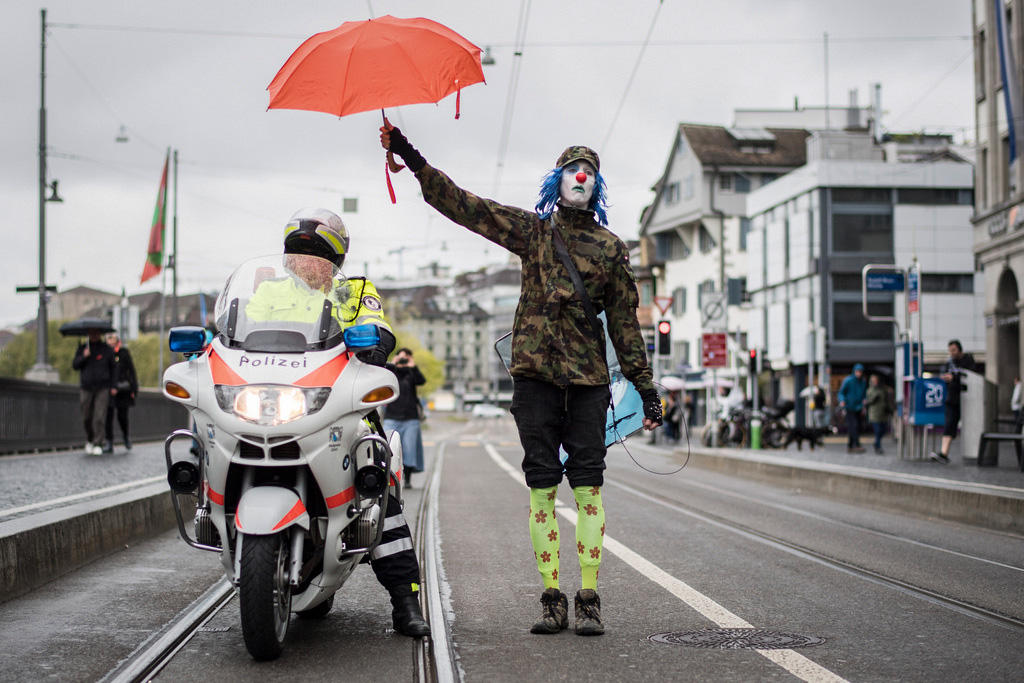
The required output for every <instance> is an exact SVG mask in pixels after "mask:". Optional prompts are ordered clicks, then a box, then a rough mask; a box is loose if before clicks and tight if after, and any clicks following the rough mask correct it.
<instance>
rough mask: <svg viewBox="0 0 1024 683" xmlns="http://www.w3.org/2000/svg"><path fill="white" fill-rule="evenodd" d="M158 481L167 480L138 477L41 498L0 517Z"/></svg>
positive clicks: (164, 478)
mask: <svg viewBox="0 0 1024 683" xmlns="http://www.w3.org/2000/svg"><path fill="white" fill-rule="evenodd" d="M158 481H167V477H166V476H165V475H160V476H157V477H149V478H148V479H139V480H137V481H129V482H125V483H124V484H116V485H114V486H108V487H106V488H102V489H93V490H92V491H83V492H82V493H76V494H74V495H71V496H64V497H63V498H53V499H51V500H43V501H40V502H38V503H32V504H31V505H22V506H21V507H16V508H7V509H6V510H0V517H9V516H11V515H17V514H19V513H22V512H28V511H29V510H37V509H39V508H44V507H49V506H51V505H62V504H64V503H73V502H74V501H76V500H82V499H84V498H93V497H95V496H102V495H104V494H107V493H114V492H116V491H123V490H125V489H131V488H136V487H138V486H146V485H147V484H155V483H156V482H158Z"/></svg>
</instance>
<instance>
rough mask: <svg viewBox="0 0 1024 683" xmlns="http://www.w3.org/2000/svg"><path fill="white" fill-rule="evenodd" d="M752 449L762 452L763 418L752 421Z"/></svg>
mask: <svg viewBox="0 0 1024 683" xmlns="http://www.w3.org/2000/svg"><path fill="white" fill-rule="evenodd" d="M750 447H751V448H752V449H753V450H755V451H759V450H761V418H759V417H755V418H753V419H751V420H750Z"/></svg>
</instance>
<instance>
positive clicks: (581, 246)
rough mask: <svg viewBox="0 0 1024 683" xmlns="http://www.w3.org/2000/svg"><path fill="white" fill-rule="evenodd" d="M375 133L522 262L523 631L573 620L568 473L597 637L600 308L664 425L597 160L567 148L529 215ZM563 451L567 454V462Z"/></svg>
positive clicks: (450, 210) (515, 399)
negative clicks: (559, 505)
mask: <svg viewBox="0 0 1024 683" xmlns="http://www.w3.org/2000/svg"><path fill="white" fill-rule="evenodd" d="M380 130H381V136H380V141H381V145H382V146H383V147H384V149H385V150H387V152H388V162H389V165H390V166H391V168H392V170H395V171H397V170H400V169H401V168H402V167H401V166H398V165H397V164H396V163H395V162H394V159H393V155H397V156H399V157H401V159H402V160H403V161H404V162H405V164H406V166H408V167H409V169H410V170H411V171H412V172H413V173H415V174H416V179H417V180H418V181H419V183H420V188H421V190H422V192H423V198H424V200H426V202H427V203H428V204H430V205H431V206H433V207H434V208H435V209H437V210H438V211H439V212H440V213H442V214H443V215H444V216H446V217H448V218H449V219H451V220H452V221H454V222H455V223H458V224H459V225H461V226H463V227H465V228H468V229H469V230H471V231H473V232H475V233H477V234H478V235H481V236H482V237H484V238H486V239H488V240H490V241H491V242H494V243H495V244H497V245H499V246H501V247H504V248H505V249H507V250H509V251H511V252H512V253H514V254H516V255H517V256H519V258H520V261H521V263H522V291H521V292H520V296H519V305H518V307H517V308H516V315H515V320H514V322H513V328H512V361H511V363H510V366H509V374H511V375H512V380H513V393H512V407H511V412H512V416H513V417H514V418H515V422H516V428H517V429H518V430H519V440H520V442H521V443H522V446H523V463H522V467H523V472H524V473H525V475H526V484H527V486H529V488H530V541H531V543H532V545H533V550H534V556H535V558H536V560H537V569H538V570H539V572H540V575H541V578H542V580H543V583H544V591H543V593H542V594H541V597H540V602H541V609H542V612H541V618H540V619H539V620H538V621H537V622H536V623H534V624H533V626H532V628H531V629H530V631H531V632H532V633H538V634H552V633H558V632H560V631H562V630H564V629H566V628H568V625H569V624H568V610H569V604H568V598H567V597H566V595H565V594H564V593H562V592H561V590H560V589H559V579H560V576H559V556H560V541H561V538H560V536H559V529H558V519H557V517H556V515H555V503H556V499H557V496H558V485H559V484H560V483H561V481H562V478H563V474H564V476H565V478H567V479H568V480H569V487H570V488H571V489H572V495H573V498H574V499H575V502H576V509H577V510H578V511H579V512H578V519H577V524H576V539H575V540H576V554H577V557H578V559H579V564H580V590H579V591H578V592H577V593H576V597H575V604H574V607H575V631H576V633H577V634H579V635H583V636H590V635H601V634H602V633H604V630H605V625H604V622H603V621H602V618H601V599H600V597H599V596H598V594H597V576H598V570H599V568H600V565H601V554H602V550H603V539H604V532H605V514H604V505H603V503H602V500H601V487H602V485H603V484H604V469H605V454H606V447H605V438H604V437H605V418H606V414H607V411H608V405H609V401H610V398H611V392H610V389H609V382H610V377H609V372H608V365H607V362H606V356H605V335H604V333H603V331H601V330H600V329H599V328H600V323H599V322H598V321H597V319H596V313H600V312H601V311H604V313H605V318H606V320H607V326H608V329H607V332H608V338H609V339H611V342H612V346H614V348H615V353H616V355H617V357H618V360H619V365H620V367H621V369H622V373H623V374H624V375H625V376H626V378H627V379H628V380H629V381H630V382H632V383H633V385H634V386H635V387H636V389H637V391H638V392H639V394H640V396H641V398H642V399H643V410H644V428H645V429H648V430H651V429H654V428H655V427H657V426H658V425H660V424H661V423H662V414H661V401H660V400H659V398H658V392H657V391H656V390H655V388H654V383H653V376H652V372H651V368H650V366H649V365H648V363H647V351H646V344H645V342H644V338H643V335H642V334H641V332H640V323H639V322H638V320H637V316H636V308H637V304H638V302H639V296H638V294H637V288H636V279H635V278H634V276H633V271H632V269H631V268H630V265H629V250H628V249H627V248H626V245H625V243H623V241H622V240H621V239H619V238H618V237H617V236H616V235H615V234H614V233H612V232H611V231H610V230H609V229H608V228H607V225H608V214H607V199H606V196H607V188H606V185H605V181H604V178H602V177H601V173H600V170H601V160H600V158H598V156H597V152H595V151H594V150H592V149H590V148H589V147H584V146H580V145H577V146H572V147H568V148H566V149H565V151H563V152H562V153H561V154H560V155H559V156H558V159H557V160H556V161H555V166H554V168H552V169H551V171H549V172H548V173H547V174H546V175H545V176H544V179H543V181H542V182H541V188H540V195H539V197H538V200H537V204H536V206H535V207H534V210H532V211H530V210H527V209H521V208H519V207H515V206H508V205H505V204H500V203H498V202H496V201H494V200H491V199H485V198H483V197H479V196H477V195H475V194H473V193H471V192H468V191H466V190H464V189H462V188H461V187H459V186H458V185H456V184H455V183H454V182H453V181H452V180H451V178H449V177H448V176H447V175H445V174H444V173H442V172H441V171H439V170H438V169H436V168H434V167H432V166H431V165H430V164H428V163H427V162H426V160H425V159H424V158H423V156H422V155H421V154H420V153H419V152H418V151H417V150H416V148H415V147H413V146H412V145H411V144H410V143H409V141H408V140H407V139H406V137H405V136H404V135H403V134H402V132H401V131H400V130H398V129H397V128H394V127H393V126H391V125H390V124H389V123H388V121H387V119H385V120H384V126H383V127H381V129H380ZM579 288H582V289H583V290H584V291H582V292H581V291H580V289H579ZM560 448H562V449H564V450H565V452H566V453H567V454H568V458H567V459H566V461H565V465H564V467H563V464H562V462H561V460H560V459H559V449H560Z"/></svg>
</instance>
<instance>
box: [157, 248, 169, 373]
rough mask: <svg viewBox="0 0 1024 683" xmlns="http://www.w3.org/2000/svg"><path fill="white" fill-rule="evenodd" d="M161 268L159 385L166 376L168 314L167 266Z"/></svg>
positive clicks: (158, 345)
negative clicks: (165, 352) (165, 331)
mask: <svg viewBox="0 0 1024 683" xmlns="http://www.w3.org/2000/svg"><path fill="white" fill-rule="evenodd" d="M161 270H162V271H163V272H161V273H160V336H159V337H157V348H159V349H160V361H159V367H158V368H157V372H156V383H157V385H159V384H160V382H161V380H162V379H163V376H164V325H165V321H164V316H165V315H166V311H165V308H164V292H166V291H167V268H162V269H161Z"/></svg>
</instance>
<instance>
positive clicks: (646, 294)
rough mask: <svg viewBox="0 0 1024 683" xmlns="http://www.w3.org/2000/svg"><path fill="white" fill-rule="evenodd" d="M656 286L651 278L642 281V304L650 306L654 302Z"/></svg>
mask: <svg viewBox="0 0 1024 683" xmlns="http://www.w3.org/2000/svg"><path fill="white" fill-rule="evenodd" d="M653 292H654V287H653V286H652V285H651V282H650V280H646V281H644V282H641V283H640V305H641V306H650V305H651V304H652V303H653V302H654V294H653Z"/></svg>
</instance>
